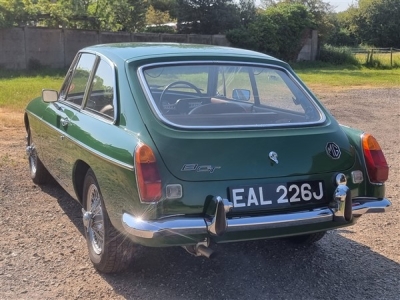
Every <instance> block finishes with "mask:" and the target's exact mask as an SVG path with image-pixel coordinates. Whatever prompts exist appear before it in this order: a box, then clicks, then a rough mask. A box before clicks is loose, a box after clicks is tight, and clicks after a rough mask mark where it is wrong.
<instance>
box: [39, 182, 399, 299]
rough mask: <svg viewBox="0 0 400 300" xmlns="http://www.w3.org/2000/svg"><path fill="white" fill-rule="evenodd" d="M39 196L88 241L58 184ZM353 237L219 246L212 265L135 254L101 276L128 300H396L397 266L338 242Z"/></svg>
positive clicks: (175, 252)
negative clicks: (52, 202) (121, 268)
mask: <svg viewBox="0 0 400 300" xmlns="http://www.w3.org/2000/svg"><path fill="white" fill-rule="evenodd" d="M42 189H43V191H44V192H45V193H48V194H49V195H51V196H53V197H55V198H56V199H57V201H58V203H59V205H60V207H61V208H62V209H63V210H64V212H65V213H66V215H67V216H68V217H69V218H70V220H71V222H72V223H73V224H74V225H75V227H76V228H77V229H78V230H79V232H80V233H81V234H82V235H84V231H83V225H82V219H81V215H82V213H81V206H80V204H79V203H78V202H77V201H76V200H74V199H72V198H71V197H70V196H69V195H68V194H67V193H66V192H64V191H63V190H62V188H61V187H59V186H58V185H56V184H54V185H47V186H43V187H42ZM352 232H354V231H353V230H352V227H348V228H345V229H340V230H334V231H330V232H328V234H327V235H326V236H325V237H324V238H323V239H322V240H320V241H319V242H317V243H316V244H314V245H312V246H309V247H306V246H300V245H295V244H292V243H290V242H289V241H287V240H285V239H277V240H259V241H248V242H238V243H230V244H218V245H213V246H212V248H213V249H214V250H215V251H216V257H215V258H213V259H207V258H204V257H194V256H192V255H190V254H188V253H186V252H185V250H184V249H183V248H180V247H170V248H147V247H138V251H137V253H136V257H135V260H134V261H133V262H132V264H131V265H130V267H129V269H128V270H127V271H126V272H123V273H121V274H100V276H101V277H102V278H103V279H104V280H105V281H106V282H107V283H108V284H109V285H110V286H111V287H112V289H113V291H114V292H115V293H116V294H118V295H120V296H121V297H124V298H126V299H163V300H164V299H252V300H254V299H344V298H343V295H346V297H345V299H376V298H381V299H396V297H397V296H398V295H400V276H399V274H400V265H399V264H398V263H396V262H395V261H393V260H390V259H388V258H386V257H385V256H383V255H381V254H379V253H377V252H374V251H373V250H371V249H370V248H368V247H367V246H365V245H363V244H360V243H358V242H356V241H353V240H351V239H348V238H345V237H343V236H342V235H341V233H346V234H350V235H351V233H352ZM395 295H397V296H395Z"/></svg>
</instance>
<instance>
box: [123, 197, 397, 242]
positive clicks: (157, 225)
mask: <svg viewBox="0 0 400 300" xmlns="http://www.w3.org/2000/svg"><path fill="white" fill-rule="evenodd" d="M342 192H344V194H345V195H344V196H343V195H342V198H339V197H337V198H336V202H334V203H333V205H332V203H331V204H330V205H329V207H325V208H318V209H314V210H307V211H299V212H293V213H285V214H275V215H266V216H253V217H251V216H248V217H237V218H227V217H226V213H227V212H228V211H229V206H230V202H228V200H226V199H221V198H220V197H217V200H216V203H217V204H216V213H215V215H214V216H213V217H212V218H202V217H184V216H175V217H169V218H165V219H159V220H151V221H147V220H142V219H140V218H137V217H134V216H132V215H130V214H128V213H124V214H123V215H122V224H123V227H124V229H125V231H126V234H127V235H128V236H129V237H130V238H131V239H132V240H134V241H136V242H139V243H141V244H144V245H149V246H167V245H189V244H196V243H198V242H202V241H204V240H205V239H206V238H208V237H214V238H215V240H216V241H217V242H228V241H238V240H246V239H261V238H274V237H282V236H289V235H296V234H297V235H298V234H306V233H311V232H317V231H322V230H330V229H335V228H339V227H343V226H349V225H352V224H354V222H355V220H356V218H358V217H360V216H361V215H363V214H365V213H382V212H385V211H387V210H388V208H389V207H390V205H391V203H390V201H389V200H388V199H386V198H384V199H373V198H354V199H350V196H349V192H348V191H347V190H345V191H342ZM218 198H219V199H218ZM346 207H347V208H346Z"/></svg>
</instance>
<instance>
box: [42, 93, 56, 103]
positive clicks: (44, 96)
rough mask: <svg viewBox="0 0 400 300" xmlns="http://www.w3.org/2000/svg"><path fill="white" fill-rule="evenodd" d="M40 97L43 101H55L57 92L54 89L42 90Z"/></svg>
mask: <svg viewBox="0 0 400 300" xmlns="http://www.w3.org/2000/svg"><path fill="white" fill-rule="evenodd" d="M42 99H43V101H44V102H48V103H50V102H56V101H57V99H58V92H57V91H55V90H42Z"/></svg>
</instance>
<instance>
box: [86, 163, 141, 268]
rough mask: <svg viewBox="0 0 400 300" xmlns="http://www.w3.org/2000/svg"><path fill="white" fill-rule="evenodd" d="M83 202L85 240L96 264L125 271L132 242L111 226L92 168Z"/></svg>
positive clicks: (91, 258) (96, 266)
mask: <svg viewBox="0 0 400 300" xmlns="http://www.w3.org/2000/svg"><path fill="white" fill-rule="evenodd" d="M83 205H84V208H85V210H86V212H85V213H84V215H83V223H84V225H85V235H86V241H87V246H88V250H89V257H90V260H91V261H92V263H93V265H94V267H95V268H96V269H97V270H99V271H100V272H103V273H117V272H121V271H123V270H125V269H126V268H127V267H128V266H129V264H130V262H131V260H132V258H133V252H134V251H133V244H132V243H131V242H130V241H129V240H127V239H126V238H125V237H124V236H123V235H122V234H121V233H119V232H118V231H117V230H116V229H115V228H114V227H113V226H112V224H111V221H110V219H109V216H108V213H107V211H106V208H105V206H104V201H103V197H102V195H101V193H100V188H99V185H98V183H97V180H96V177H95V175H94V173H93V171H92V170H91V169H89V170H88V172H87V173H86V176H85V181H84V185H83Z"/></svg>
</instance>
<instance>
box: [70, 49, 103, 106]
mask: <svg viewBox="0 0 400 300" xmlns="http://www.w3.org/2000/svg"><path fill="white" fill-rule="evenodd" d="M95 61H96V56H95V55H94V54H89V53H83V54H81V56H80V58H79V61H78V64H77V66H76V68H75V70H74V72H73V75H72V79H71V80H70V83H69V85H68V87H67V90H66V91H65V94H66V95H65V96H64V100H65V101H68V102H70V103H71V104H74V105H77V106H81V105H82V102H83V97H84V95H85V91H86V88H87V86H88V82H89V78H90V73H91V72H92V70H93V67H94V63H95Z"/></svg>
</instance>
